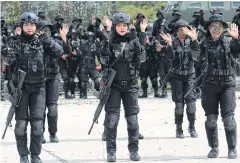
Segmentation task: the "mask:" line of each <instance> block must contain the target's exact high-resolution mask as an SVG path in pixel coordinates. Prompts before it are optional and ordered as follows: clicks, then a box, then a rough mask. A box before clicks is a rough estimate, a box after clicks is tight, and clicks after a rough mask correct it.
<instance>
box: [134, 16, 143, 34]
mask: <svg viewBox="0 0 240 163" xmlns="http://www.w3.org/2000/svg"><path fill="white" fill-rule="evenodd" d="M143 19H145V16H144V15H143V14H142V13H138V14H137V16H136V23H135V25H134V26H135V30H136V32H137V36H139V33H140V32H141V29H140V24H141V22H142V21H143Z"/></svg>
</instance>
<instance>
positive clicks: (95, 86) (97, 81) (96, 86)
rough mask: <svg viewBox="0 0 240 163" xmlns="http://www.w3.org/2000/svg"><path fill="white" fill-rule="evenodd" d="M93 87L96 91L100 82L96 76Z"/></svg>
mask: <svg viewBox="0 0 240 163" xmlns="http://www.w3.org/2000/svg"><path fill="white" fill-rule="evenodd" d="M94 88H95V89H96V90H97V91H99V89H100V82H99V80H98V78H96V79H95V80H94Z"/></svg>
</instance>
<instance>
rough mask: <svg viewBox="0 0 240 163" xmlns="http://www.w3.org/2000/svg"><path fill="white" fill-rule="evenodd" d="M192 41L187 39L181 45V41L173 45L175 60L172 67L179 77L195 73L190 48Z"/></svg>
mask: <svg viewBox="0 0 240 163" xmlns="http://www.w3.org/2000/svg"><path fill="white" fill-rule="evenodd" d="M190 43H191V40H190V39H189V38H186V39H185V40H184V43H183V44H182V45H181V44H180V40H176V41H174V43H173V48H174V53H175V54H174V55H175V59H174V60H173V63H172V67H173V68H174V69H175V72H174V73H175V74H177V75H188V74H193V73H195V69H194V60H193V57H192V52H191V48H190Z"/></svg>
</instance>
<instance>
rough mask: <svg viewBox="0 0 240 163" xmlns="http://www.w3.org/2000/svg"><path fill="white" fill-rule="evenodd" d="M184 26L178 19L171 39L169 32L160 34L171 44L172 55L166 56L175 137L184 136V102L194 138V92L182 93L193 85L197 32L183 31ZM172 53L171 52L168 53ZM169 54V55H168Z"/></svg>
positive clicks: (193, 30) (185, 25)
mask: <svg viewBox="0 0 240 163" xmlns="http://www.w3.org/2000/svg"><path fill="white" fill-rule="evenodd" d="M186 28H190V27H189V25H188V23H187V22H186V21H185V20H179V21H177V22H176V24H175V28H174V32H175V33H174V35H173V40H172V38H171V36H170V35H169V34H167V35H166V34H161V36H162V37H163V39H165V40H166V41H167V43H168V46H172V48H173V49H172V50H173V53H174V54H173V56H168V57H169V59H170V60H171V61H172V68H171V70H170V71H171V72H172V77H171V79H170V80H169V81H170V84H171V89H172V100H173V101H174V102H175V106H176V107H175V124H176V137H177V138H184V135H183V130H182V123H183V113H184V103H186V105H187V117H188V121H189V128H188V131H189V133H190V135H191V137H193V138H196V137H197V136H198V135H197V132H196V131H195V113H196V104H195V102H196V94H195V90H194V89H192V91H191V92H190V93H189V94H188V95H187V96H186V98H185V97H184V95H185V94H186V93H187V92H188V91H189V90H190V88H192V87H193V83H194V80H195V70H194V60H193V57H192V54H193V51H194V52H195V50H197V48H198V42H197V33H196V30H195V29H192V28H191V30H189V32H188V33H186V32H185V30H186ZM170 54H172V53H170ZM170 54H169V55H170Z"/></svg>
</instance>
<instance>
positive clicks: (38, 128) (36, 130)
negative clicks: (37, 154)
mask: <svg viewBox="0 0 240 163" xmlns="http://www.w3.org/2000/svg"><path fill="white" fill-rule="evenodd" d="M31 132H32V134H33V135H36V136H39V135H42V133H43V121H32V122H31Z"/></svg>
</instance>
